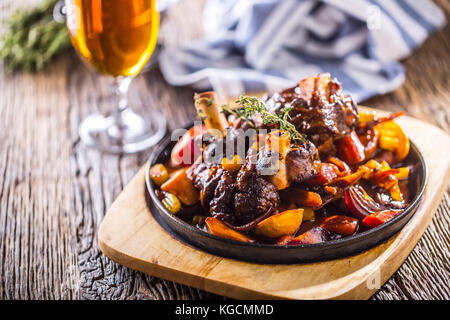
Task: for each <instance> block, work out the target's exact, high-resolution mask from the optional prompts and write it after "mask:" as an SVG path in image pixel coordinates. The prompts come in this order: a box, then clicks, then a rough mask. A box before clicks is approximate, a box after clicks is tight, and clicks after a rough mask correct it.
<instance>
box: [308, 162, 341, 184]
mask: <svg viewBox="0 0 450 320" xmlns="http://www.w3.org/2000/svg"><path fill="white" fill-rule="evenodd" d="M317 171H318V173H317V175H316V176H314V177H313V178H311V179H309V180H307V181H306V182H308V183H310V184H314V185H323V184H326V183H328V182H331V181H333V180H334V179H335V178H337V176H338V173H339V168H338V167H336V165H334V164H332V163H326V162H322V163H320V164H319V166H318V169H317Z"/></svg>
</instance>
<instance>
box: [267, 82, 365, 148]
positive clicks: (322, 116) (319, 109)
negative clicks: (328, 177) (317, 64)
mask: <svg viewBox="0 0 450 320" xmlns="http://www.w3.org/2000/svg"><path fill="white" fill-rule="evenodd" d="M264 100H265V103H266V105H267V107H268V109H269V110H270V111H271V112H281V113H282V111H283V109H284V108H285V107H292V110H291V111H290V112H289V116H290V117H291V122H292V123H293V124H294V125H295V127H296V128H297V130H298V131H299V132H301V133H304V134H306V135H307V136H308V138H309V139H310V140H311V141H312V142H313V143H314V144H315V145H316V146H317V147H320V145H322V144H323V143H325V142H327V141H328V140H330V139H332V140H333V141H334V140H337V139H339V138H341V137H343V136H345V135H346V134H348V133H350V132H351V131H352V130H353V128H354V127H355V125H356V123H357V120H358V111H357V108H356V104H355V103H354V102H353V100H352V99H351V98H350V97H348V96H344V95H343V93H342V86H341V84H340V83H339V82H338V81H337V80H335V79H330V77H329V75H328V74H323V75H319V76H317V77H311V78H306V79H304V80H302V81H300V83H299V85H298V86H296V87H294V88H290V89H287V90H284V91H282V92H280V93H276V94H274V95H272V96H268V97H265V98H264Z"/></svg>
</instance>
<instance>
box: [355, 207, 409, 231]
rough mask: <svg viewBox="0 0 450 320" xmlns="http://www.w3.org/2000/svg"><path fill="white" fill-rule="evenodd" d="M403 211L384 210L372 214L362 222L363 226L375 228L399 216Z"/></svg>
mask: <svg viewBox="0 0 450 320" xmlns="http://www.w3.org/2000/svg"><path fill="white" fill-rule="evenodd" d="M402 212H403V210H382V211H377V212H375V213H372V214H370V215H368V216H367V217H365V218H364V219H363V221H362V223H363V225H365V226H366V227H368V228H375V227H377V226H379V225H381V224H383V223H385V222H387V221H389V220H391V219H392V218H394V217H396V216H398V215H399V214H400V213H402Z"/></svg>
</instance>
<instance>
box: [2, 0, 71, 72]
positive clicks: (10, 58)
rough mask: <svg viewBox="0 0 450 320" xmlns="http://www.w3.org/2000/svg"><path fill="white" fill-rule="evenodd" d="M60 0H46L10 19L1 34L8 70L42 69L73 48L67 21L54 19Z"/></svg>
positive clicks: (20, 11) (3, 56)
mask: <svg viewBox="0 0 450 320" xmlns="http://www.w3.org/2000/svg"><path fill="white" fill-rule="evenodd" d="M57 2H58V0H45V1H43V2H42V3H41V4H40V5H39V6H37V7H35V8H32V9H29V10H23V9H22V10H17V11H16V12H15V13H14V14H13V15H11V17H9V18H8V19H7V20H6V25H5V27H6V31H5V32H3V36H0V58H1V59H2V60H3V61H5V71H6V72H8V73H9V72H12V71H14V70H23V71H33V70H37V71H40V70H42V69H43V68H44V67H45V66H46V65H47V64H48V63H49V62H50V60H51V59H52V58H54V57H55V56H57V55H58V54H60V53H61V52H62V51H64V50H65V49H67V48H69V47H70V38H69V34H68V32H67V28H66V25H65V24H64V23H60V22H56V21H55V20H54V19H53V8H54V6H55V4H56V3H57Z"/></svg>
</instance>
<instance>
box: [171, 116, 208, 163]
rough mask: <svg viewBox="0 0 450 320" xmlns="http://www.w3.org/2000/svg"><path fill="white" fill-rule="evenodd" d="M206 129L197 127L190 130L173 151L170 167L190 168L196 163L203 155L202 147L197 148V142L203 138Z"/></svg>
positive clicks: (202, 126)
mask: <svg viewBox="0 0 450 320" xmlns="http://www.w3.org/2000/svg"><path fill="white" fill-rule="evenodd" d="M205 130H206V127H205V126H204V125H197V126H195V127H192V128H190V129H189V130H188V131H187V132H186V133H185V134H184V135H183V136H182V137H181V139H180V140H178V142H177V143H176V144H175V146H174V147H173V149H172V152H171V156H170V166H171V167H179V166H189V165H191V164H193V163H194V161H195V160H196V159H197V157H198V156H200V154H201V145H197V146H196V140H197V139H198V138H199V137H201V136H202V134H203V133H204V132H205Z"/></svg>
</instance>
